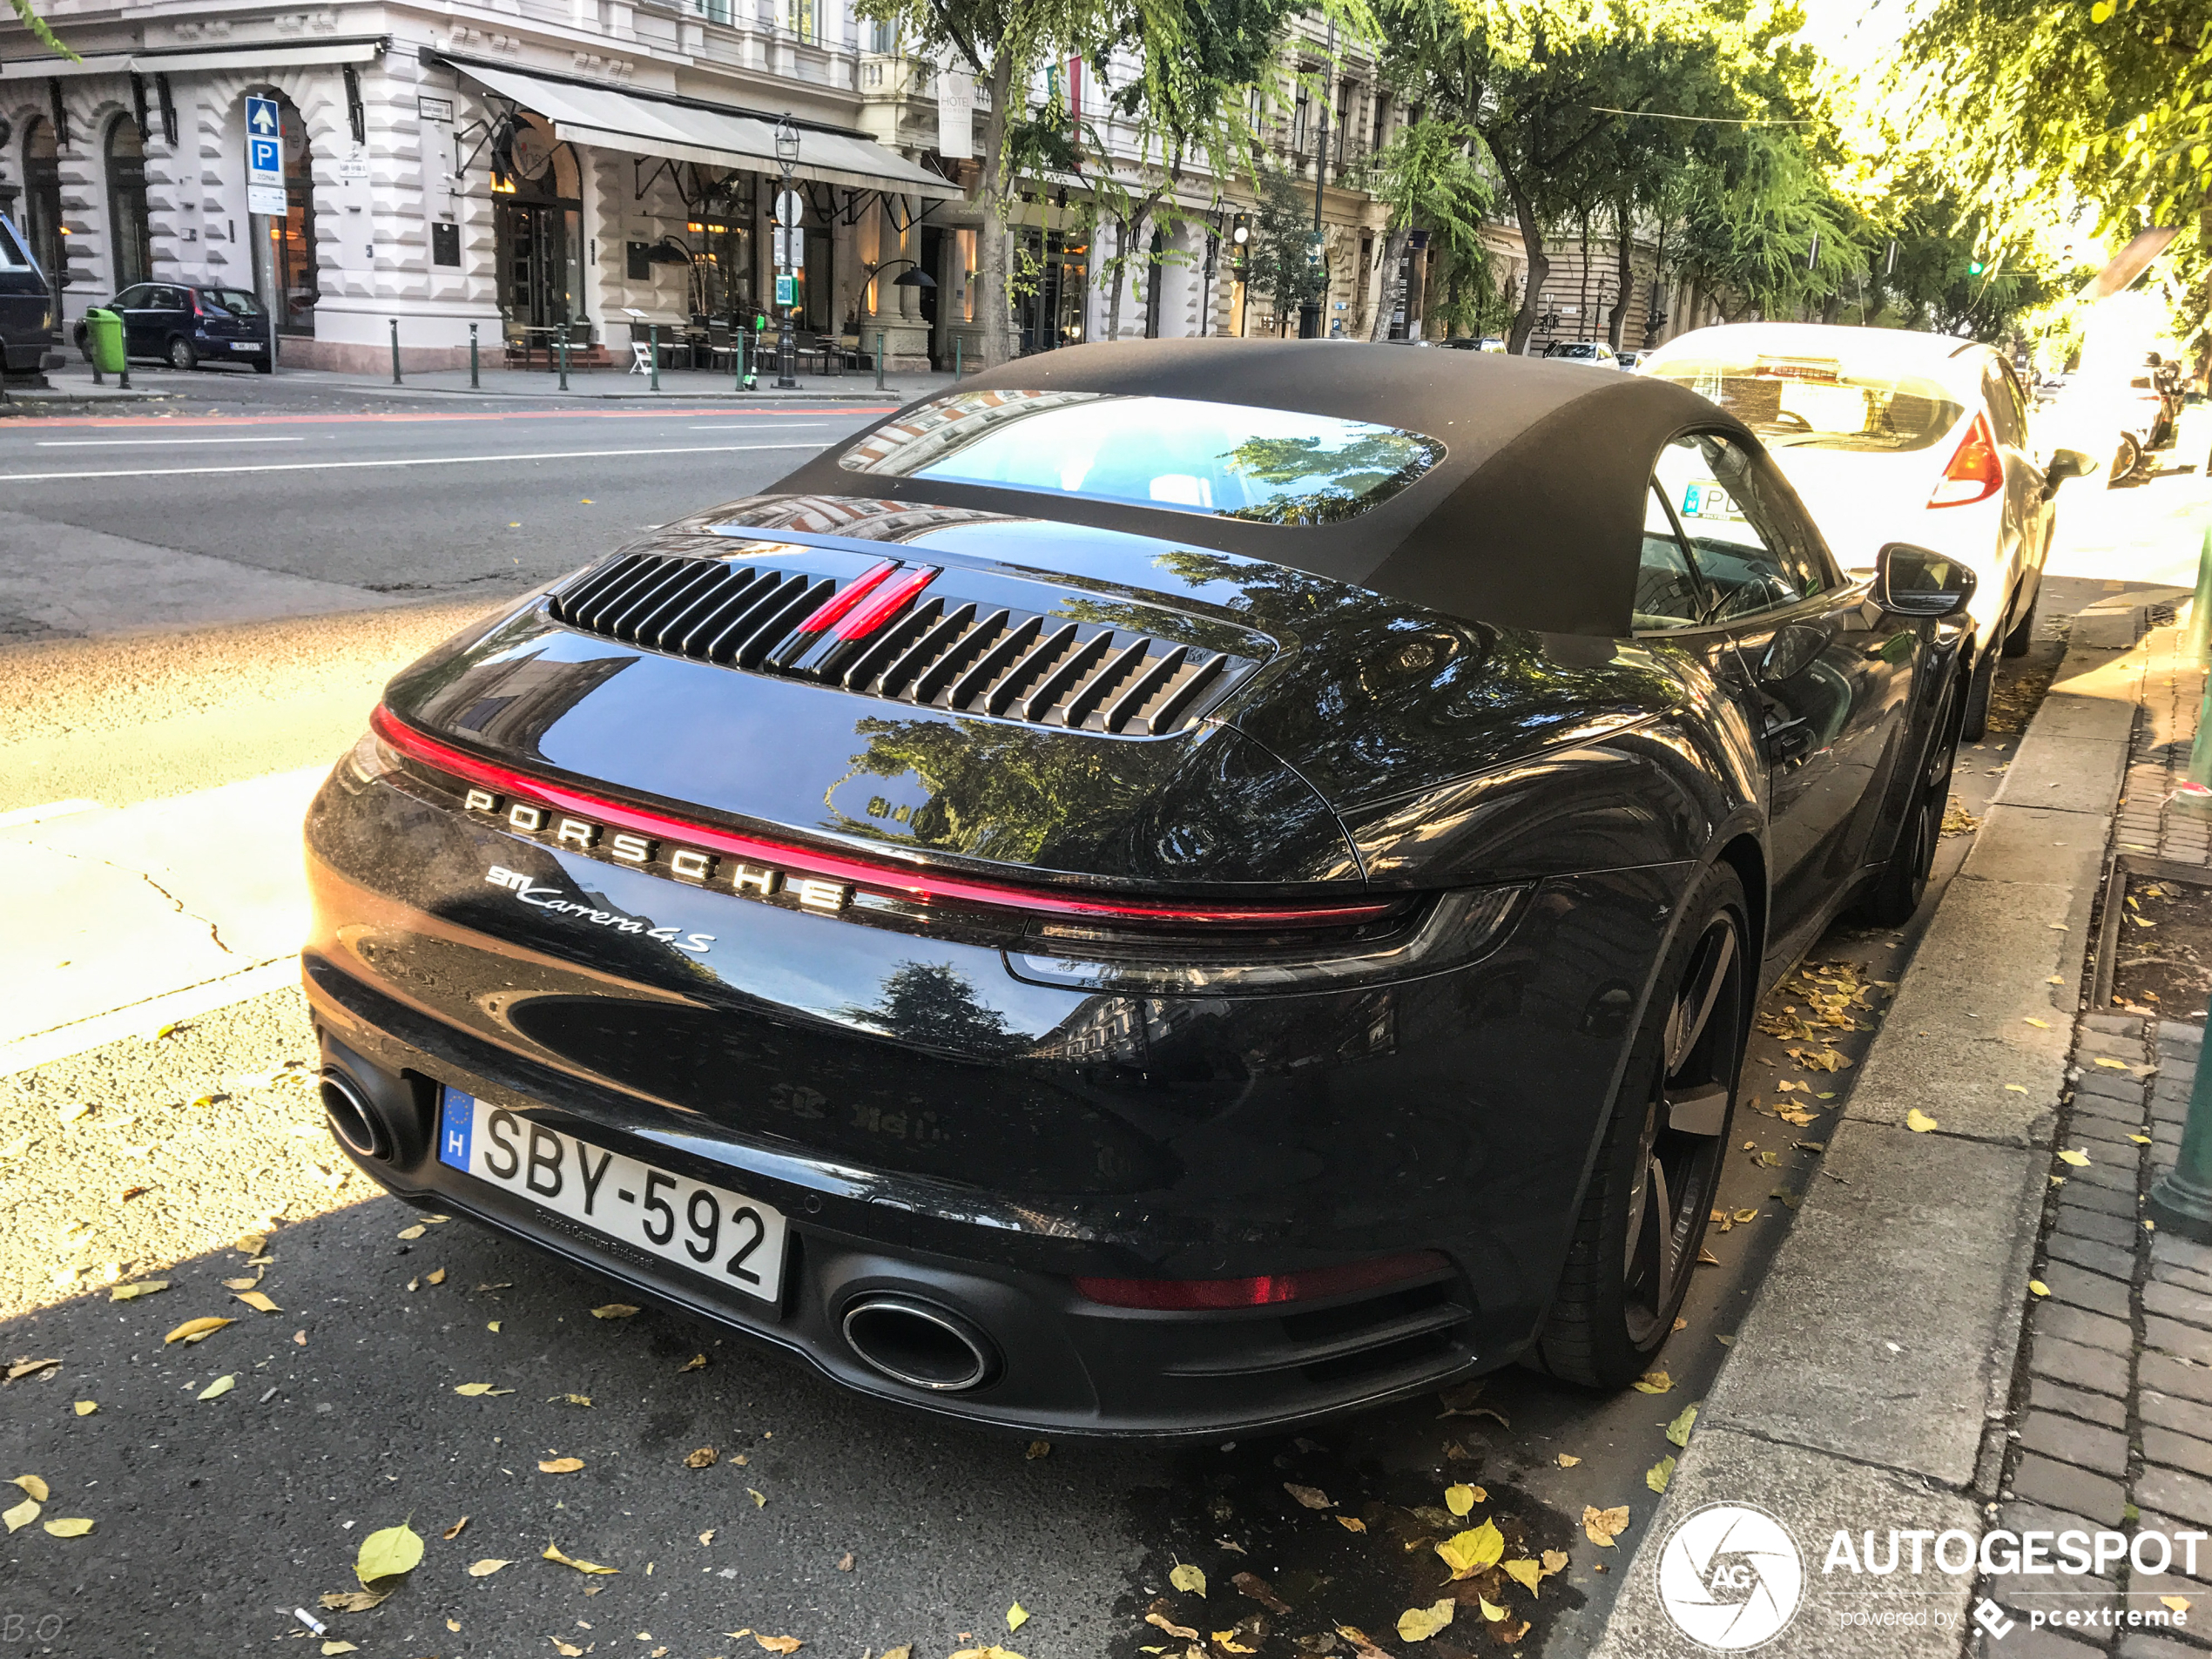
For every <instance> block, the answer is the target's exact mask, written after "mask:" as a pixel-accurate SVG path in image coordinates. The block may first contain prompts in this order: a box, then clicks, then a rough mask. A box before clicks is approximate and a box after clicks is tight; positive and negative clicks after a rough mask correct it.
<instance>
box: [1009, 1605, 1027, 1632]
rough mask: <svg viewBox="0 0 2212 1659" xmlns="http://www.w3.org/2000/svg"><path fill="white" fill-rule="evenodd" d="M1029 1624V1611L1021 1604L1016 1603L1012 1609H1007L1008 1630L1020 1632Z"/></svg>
mask: <svg viewBox="0 0 2212 1659" xmlns="http://www.w3.org/2000/svg"><path fill="white" fill-rule="evenodd" d="M1028 1622H1029V1609H1028V1608H1025V1607H1023V1606H1022V1604H1021V1602H1015V1604H1014V1605H1013V1606H1012V1607H1010V1608H1007V1610H1006V1628H1007V1629H1009V1630H1019V1629H1021V1628H1022V1626H1023V1625H1025V1624H1027V1623H1028Z"/></svg>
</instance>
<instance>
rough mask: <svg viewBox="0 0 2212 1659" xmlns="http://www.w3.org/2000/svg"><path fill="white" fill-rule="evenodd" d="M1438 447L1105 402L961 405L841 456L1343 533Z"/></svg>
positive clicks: (968, 399)
mask: <svg viewBox="0 0 2212 1659" xmlns="http://www.w3.org/2000/svg"><path fill="white" fill-rule="evenodd" d="M1443 455H1444V446H1443V444H1442V443H1440V442H1438V441H1437V440H1436V439H1434V438H1431V437H1426V436H1424V435H1421V434H1420V433H1417V432H1406V431H1401V430H1399V428H1395V427H1386V426H1375V425H1372V424H1370V423H1368V422H1366V421H1344V420H1339V419H1336V418H1334V417H1333V416H1330V415H1306V414H1299V413H1294V412H1292V411H1291V410H1288V409H1261V408H1249V407H1247V406H1245V405H1244V404H1240V403H1209V402H1202V401H1197V400H1196V399H1191V398H1169V397H1118V396H1112V395H1107V394H1104V393H1099V392H1018V391H997V392H954V393H952V394H949V395H946V396H944V397H941V398H938V399H936V400H934V401H932V402H929V403H927V404H924V405H923V406H922V407H921V408H919V409H916V410H915V411H914V413H913V414H911V415H907V416H905V417H903V418H902V419H900V420H899V421H895V422H894V423H893V424H891V425H889V426H887V427H884V428H880V430H878V431H876V432H874V433H872V434H870V435H869V436H868V437H867V439H866V440H864V441H863V442H860V443H858V444H855V445H854V446H853V448H850V449H848V450H846V452H845V454H844V455H840V456H839V457H838V462H839V464H840V466H842V467H844V468H845V469H846V470H847V471H851V472H861V473H872V474H874V475H879V476H883V475H888V476H891V477H894V478H929V479H935V480H940V481H942V482H949V483H962V484H992V485H996V486H998V487H1000V488H1001V489H1035V490H1043V491H1048V492H1049V493H1051V494H1054V495H1060V496H1082V497H1086V498H1088V499H1090V500H1094V501H1112V502H1135V503H1137V504H1139V505H1142V506H1147V507H1162V508H1167V509H1171V510H1174V511H1177V512H1188V513H1210V514H1212V515H1214V516H1217V517H1221V518H1242V519H1249V520H1252V521H1255V522H1257V523H1264V524H1334V523H1341V522H1343V521H1344V520H1345V519H1348V518H1353V517H1357V516H1359V514H1361V513H1364V512H1366V510H1367V509H1369V508H1371V507H1373V506H1375V505H1377V504H1378V503H1379V502H1384V501H1387V500H1388V499H1389V498H1390V497H1391V496H1394V495H1396V494H1397V493H1398V492H1399V490H1401V489H1405V488H1406V485H1408V484H1410V483H1412V482H1413V481H1414V480H1415V479H1416V478H1419V477H1420V475H1422V474H1423V473H1425V472H1426V471H1427V470H1428V469H1430V468H1431V467H1433V466H1434V465H1435V464H1436V463H1437V462H1438V461H1440V460H1441V459H1442V458H1443Z"/></svg>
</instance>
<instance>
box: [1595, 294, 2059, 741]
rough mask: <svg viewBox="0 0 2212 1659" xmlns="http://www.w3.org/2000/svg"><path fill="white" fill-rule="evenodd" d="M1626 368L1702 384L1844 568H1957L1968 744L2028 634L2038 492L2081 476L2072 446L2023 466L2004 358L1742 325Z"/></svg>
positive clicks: (2030, 455) (1872, 336)
mask: <svg viewBox="0 0 2212 1659" xmlns="http://www.w3.org/2000/svg"><path fill="white" fill-rule="evenodd" d="M1636 372H1637V373H1638V374H1652V375H1657V376H1661V377H1662V378H1664V379H1667V380H1671V381H1679V382H1681V383H1682V384H1683V385H1686V386H1688V387H1689V388H1692V389H1693V390H1695V391H1697V392H1701V393H1703V395H1705V396H1707V397H1709V398H1710V399H1711V400H1712V401H1714V402H1716V403H1717V404H1719V405H1720V406H1721V407H1722V408H1724V409H1726V410H1727V411H1728V412H1729V413H1730V414H1731V415H1735V416H1736V417H1737V419H1738V420H1740V421H1743V423H1744V424H1745V425H1747V426H1749V427H1750V428H1751V429H1752V430H1753V431H1754V432H1756V433H1757V434H1758V435H1759V437H1760V439H1761V441H1762V442H1764V443H1765V445H1766V447H1767V448H1768V450H1769V451H1770V453H1771V454H1772V455H1773V456H1774V459H1775V461H1776V462H1777V464H1778V465H1779V466H1780V467H1781V469H1782V470H1783V473H1784V475H1785V476H1787V477H1788V479H1789V480H1790V482H1791V485H1792V486H1793V487H1794V488H1795V489H1796V490H1797V495H1798V496H1799V497H1800V498H1801V499H1802V500H1803V501H1804V504H1805V507H1806V509H1807V510H1808V511H1809V512H1811V515H1812V516H1813V519H1814V522H1815V523H1817V524H1818V525H1819V527H1820V530H1821V533H1822V535H1823V536H1825V537H1826V539H1827V542H1828V545H1829V548H1830V550H1831V551H1832V552H1833V553H1834V554H1835V556H1836V559H1837V562H1838V563H1840V564H1842V565H1843V566H1844V568H1845V569H1847V570H1853V571H1860V570H1872V569H1873V568H1874V558H1875V555H1876V554H1877V553H1878V551H1879V550H1881V549H1882V548H1883V547H1884V546H1885V545H1886V544H1887V543H1891V542H1908V543H1912V545H1914V546H1916V547H1925V548H1932V549H1933V550H1936V551H1937V552H1939V553H1946V554H1949V555H1951V556H1952V557H1954V558H1957V559H1959V560H1960V561H1961V562H1962V563H1965V564H1966V565H1968V566H1970V567H1971V568H1972V569H1973V573H1974V577H1975V584H1976V585H1975V588H1974V597H1973V604H1971V605H1970V606H1969V614H1971V616H1972V617H1973V622H1974V638H1973V662H1972V664H1971V671H1972V676H1973V677H1972V678H1971V679H1970V680H1969V681H1968V682H1967V691H1966V711H1965V718H1964V721H1963V724H1962V726H1961V731H1960V735H1961V736H1963V737H1964V738H1966V739H1967V740H1968V741H1970V742H1971V741H1974V740H1977V739H1979V738H1980V737H1981V735H1982V733H1983V732H1984V730H1985V728H1986V725H1987V721H1988V716H1989V690H1990V683H1991V681H1992V680H1993V678H1995V676H1996V671H1997V661H1998V658H1999V657H2000V654H2001V655H2003V656H2006V657H2017V656H2019V655H2020V654H2021V653H2022V652H2024V651H2027V648H2028V645H2029V644H2030V643H2031V642H2032V639H2033V629H2034V624H2035V603H2036V598H2037V597H2038V593H2039V590H2040V588H2041V586H2042V581H2043V563H2044V560H2045V559H2046V558H2047V556H2048V555H2049V553H2050V550H2051V532H2052V526H2053V523H2054V515H2053V509H2052V498H2053V496H2054V495H2055V494H2056V493H2057V489H2058V486H2059V484H2060V481H2061V480H2063V479H2066V478H2072V477H2079V476H2080V475H2083V474H2085V473H2087V472H2091V471H2094V470H2095V463H2094V462H2092V461H2091V460H2090V459H2089V458H2088V457H2087V455H2079V454H2076V453H2075V452H2074V451H2072V450H2060V451H2059V452H2058V453H2057V455H2054V457H2052V458H2051V459H2050V460H2049V461H2048V462H2038V460H2037V455H2036V451H2035V449H2034V448H2033V442H2032V440H2031V439H2030V437H2029V434H2028V408H2029V403H2030V399H2029V395H2028V392H2027V388H2026V387H2025V386H2024V385H2023V384H2022V383H2021V381H2020V376H2019V375H2018V374H2016V373H2015V372H2014V370H2013V366H2012V365H2011V364H2010V363H2008V362H2006V361H2005V359H2004V357H2003V356H2002V355H2001V354H2000V353H1999V352H1998V351H1997V350H1996V349H1995V348H1994V347H1989V346H1985V345H1983V344H1981V343H1980V342H1979V341H1971V340H1959V339H1955V338H1953V337H1952V336H1950V335H1946V334H1920V333H1916V332H1912V331H1910V330H1906V329H1901V328H1861V327H1838V326H1832V325H1828V324H1823V323H1795V322H1745V323H1728V324H1723V325H1722V326H1721V327H1713V328H1699V329H1695V330H1693V331H1691V332H1690V333H1689V334H1683V336H1681V337H1680V338H1679V339H1676V340H1671V341H1668V342H1667V343H1666V344H1665V345H1663V346H1662V347H1658V348H1657V349H1656V351H1652V352H1649V353H1648V354H1645V356H1644V357H1643V359H1642V361H1641V362H1640V363H1638V364H1637V366H1636ZM1679 505H1680V504H1679V503H1677V509H1679Z"/></svg>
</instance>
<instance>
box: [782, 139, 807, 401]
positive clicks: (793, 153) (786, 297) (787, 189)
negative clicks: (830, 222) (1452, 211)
mask: <svg viewBox="0 0 2212 1659" xmlns="http://www.w3.org/2000/svg"><path fill="white" fill-rule="evenodd" d="M776 165H778V166H779V167H780V168H782V169H783V174H784V184H783V189H782V191H781V192H779V194H778V196H777V198H776V225H777V228H778V230H779V232H780V233H781V234H780V235H779V237H778V241H779V243H780V244H781V246H779V247H778V248H777V250H776V251H777V253H779V254H780V255H781V256H782V257H781V258H779V259H778V260H777V261H776V384H777V386H778V387H779V388H781V389H782V390H784V391H795V390H797V389H798V387H799V378H798V376H797V375H796V374H794V373H793V372H792V371H793V370H794V369H795V368H797V366H798V355H799V352H798V341H795V340H794V339H792V330H791V314H792V308H793V307H794V305H795V304H796V302H797V300H798V299H799V293H798V284H797V283H796V282H789V281H788V279H789V278H790V277H791V275H792V266H794V265H795V264H796V263H797V261H796V260H793V259H792V238H793V237H795V236H798V235H801V234H803V233H802V232H800V230H799V226H798V224H797V223H796V220H797V219H798V217H799V216H798V215H797V214H796V213H793V212H792V211H791V205H792V202H793V201H795V200H796V199H797V193H796V192H794V191H793V190H792V187H791V176H792V169H794V168H795V167H797V166H798V165H799V129H798V128H796V127H794V126H792V124H791V118H790V117H789V116H787V115H786V116H785V117H783V118H781V119H780V120H779V121H778V122H777V123H776Z"/></svg>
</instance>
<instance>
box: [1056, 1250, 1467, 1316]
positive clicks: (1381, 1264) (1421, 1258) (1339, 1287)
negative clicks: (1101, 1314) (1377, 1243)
mask: <svg viewBox="0 0 2212 1659" xmlns="http://www.w3.org/2000/svg"><path fill="white" fill-rule="evenodd" d="M1451 1266H1452V1263H1451V1260H1450V1258H1448V1257H1447V1256H1446V1255H1445V1254H1444V1253H1443V1252H1442V1251H1434V1250H1416V1251H1408V1252H1407V1253H1406V1254H1405V1255H1402V1256H1379V1257H1377V1258H1375V1259H1374V1260H1372V1261H1366V1262H1346V1263H1345V1264H1344V1265H1343V1266H1341V1267H1315V1268H1309V1269H1307V1270H1306V1271H1304V1272H1302V1273H1269V1274H1265V1275H1263V1276H1262V1277H1260V1278H1079V1279H1077V1280H1076V1291H1078V1292H1079V1293H1080V1294H1081V1295H1082V1296H1084V1297H1086V1298H1089V1300H1091V1301H1093V1302H1103V1303H1104V1304H1105V1305H1107V1306H1108V1307H1117V1308H1152V1309H1159V1310H1180V1311H1197V1310H1211V1309H1223V1308H1256V1307H1269V1306H1271V1305H1274V1304H1276V1303H1278V1302H1312V1301H1318V1300H1319V1299H1320V1298H1322V1297H1325V1296H1348V1295H1351V1294H1352V1292H1353V1291H1372V1290H1379V1289H1381V1288H1382V1287H1383V1286H1384V1285H1401V1284H1404V1283H1405V1282H1406V1281H1407V1280H1409V1279H1416V1278H1432V1277H1433V1276H1434V1275H1436V1274H1438V1273H1442V1272H1448V1271H1450V1270H1451Z"/></svg>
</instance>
